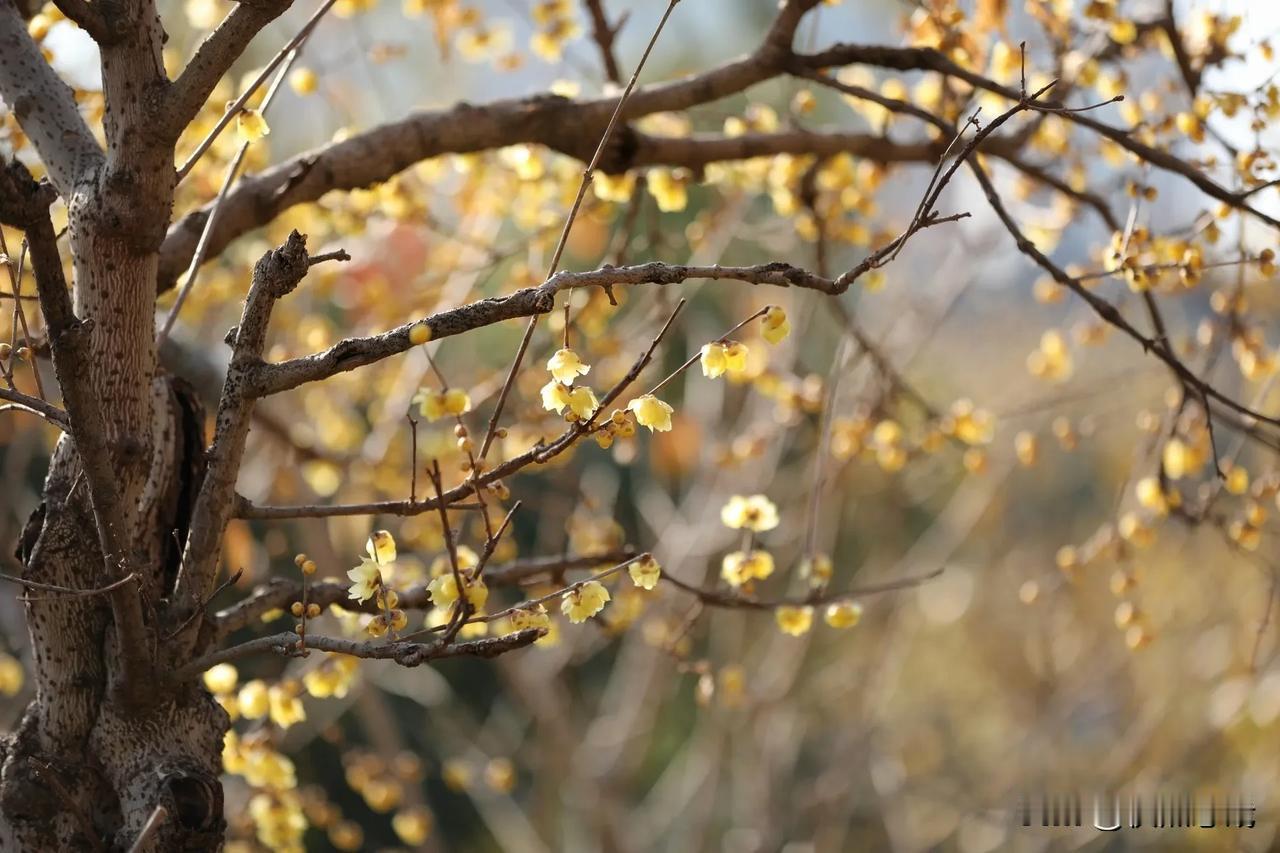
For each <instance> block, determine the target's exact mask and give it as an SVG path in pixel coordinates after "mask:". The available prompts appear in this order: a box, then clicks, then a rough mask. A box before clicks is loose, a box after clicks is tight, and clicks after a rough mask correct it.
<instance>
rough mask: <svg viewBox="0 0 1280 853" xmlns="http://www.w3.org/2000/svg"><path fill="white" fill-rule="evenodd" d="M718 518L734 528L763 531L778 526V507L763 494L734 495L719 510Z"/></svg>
mask: <svg viewBox="0 0 1280 853" xmlns="http://www.w3.org/2000/svg"><path fill="white" fill-rule="evenodd" d="M720 520H721V521H722V522H724V526H725V527H731V528H733V529H734V530H743V529H746V530H754V531H755V532H756V533H763V532H764V531H766V530H772V529H773V528H775V527H777V526H778V508H777V507H776V506H774V503H773V501H771V500H769V499H768V498H766V497H765V496H764V495H751V496H750V497H744V496H742V495H734V496H733V497H731V498H729V502H728V503H727V504H725V505H724V507H723V508H721V510H720Z"/></svg>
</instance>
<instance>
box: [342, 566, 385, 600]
mask: <svg viewBox="0 0 1280 853" xmlns="http://www.w3.org/2000/svg"><path fill="white" fill-rule="evenodd" d="M347 577H348V578H350V579H351V589H350V591H349V592H348V593H347V596H348V597H349V598H353V599H355V600H356V601H368V600H369V599H370V598H373V596H374V595H375V594H376V593H377V591H378V587H380V586H381V585H382V573H381V571H379V568H378V564H377V563H376V562H374V561H373V560H372V559H370V558H369V557H361V558H360V565H358V566H356V567H355V568H354V569H352V570H351V571H349V572H347Z"/></svg>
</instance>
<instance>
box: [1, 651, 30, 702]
mask: <svg viewBox="0 0 1280 853" xmlns="http://www.w3.org/2000/svg"><path fill="white" fill-rule="evenodd" d="M24 678H25V673H24V672H23V671H22V664H21V663H19V662H18V659H17V658H15V657H14V656H13V655H7V654H4V653H0V693H2V694H4V695H5V696H16V695H18V691H20V690H21V689H22V682H23V680H24Z"/></svg>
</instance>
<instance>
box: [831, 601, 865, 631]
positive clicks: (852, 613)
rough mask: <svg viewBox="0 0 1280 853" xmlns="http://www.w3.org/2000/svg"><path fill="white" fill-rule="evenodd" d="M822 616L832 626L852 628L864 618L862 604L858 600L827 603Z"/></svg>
mask: <svg viewBox="0 0 1280 853" xmlns="http://www.w3.org/2000/svg"><path fill="white" fill-rule="evenodd" d="M822 618H823V619H824V620H825V621H826V623H827V624H828V625H830V626H831V627H832V628H852V627H853V626H854V625H857V624H858V621H859V620H860V619H862V605H861V604H858V603H857V602H856V601H837V602H835V603H833V604H829V605H827V611H826V613H824V614H823V615H822Z"/></svg>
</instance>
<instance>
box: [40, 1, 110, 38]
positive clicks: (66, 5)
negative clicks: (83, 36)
mask: <svg viewBox="0 0 1280 853" xmlns="http://www.w3.org/2000/svg"><path fill="white" fill-rule="evenodd" d="M53 5H54V6H56V7H57V8H58V11H59V12H61V13H62V14H63V15H65V16H66V17H67V19H68V20H70V21H71V22H73V23H74V24H75V25H76V26H78V27H79V28H80V29H82V30H84V31H85V32H86V33H88V34H89V35H90V36H91V37H92V38H93V40H94V41H96V42H98V44H107V43H110V42H112V41H114V40H115V39H116V38H117V33H116V32H115V30H114V29H113V28H112V27H111V26H110V25H109V24H108V23H107V19H106V17H105V16H104V15H103V14H102V10H101V9H100V8H98V6H97V4H94V5H90V4H89V3H88V2H87V0H53Z"/></svg>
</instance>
